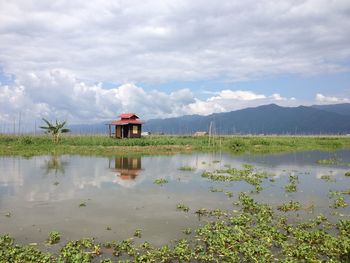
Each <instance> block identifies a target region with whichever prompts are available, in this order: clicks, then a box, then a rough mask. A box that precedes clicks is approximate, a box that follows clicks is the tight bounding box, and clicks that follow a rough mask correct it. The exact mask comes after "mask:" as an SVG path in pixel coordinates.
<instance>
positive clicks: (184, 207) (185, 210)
mask: <svg viewBox="0 0 350 263" xmlns="http://www.w3.org/2000/svg"><path fill="white" fill-rule="evenodd" d="M176 209H178V210H182V211H184V212H188V211H189V210H190V208H189V207H188V206H187V205H185V204H177V205H176Z"/></svg>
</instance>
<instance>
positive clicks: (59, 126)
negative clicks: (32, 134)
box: [40, 118, 70, 143]
mask: <svg viewBox="0 0 350 263" xmlns="http://www.w3.org/2000/svg"><path fill="white" fill-rule="evenodd" d="M43 121H44V122H45V123H46V124H47V126H41V127H40V128H41V129H44V130H46V132H45V133H51V134H52V140H53V141H54V142H55V143H57V142H58V141H59V137H60V134H61V133H66V132H69V131H70V130H69V129H66V128H63V127H64V125H66V121H63V122H61V123H59V122H58V121H57V120H56V125H55V124H53V123H51V122H49V121H48V120H46V119H44V118H43Z"/></svg>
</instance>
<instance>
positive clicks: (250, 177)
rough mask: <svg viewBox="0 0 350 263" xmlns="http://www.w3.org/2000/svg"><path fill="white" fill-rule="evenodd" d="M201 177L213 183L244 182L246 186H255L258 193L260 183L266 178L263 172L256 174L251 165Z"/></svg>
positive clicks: (205, 173) (204, 174) (206, 173)
mask: <svg viewBox="0 0 350 263" xmlns="http://www.w3.org/2000/svg"><path fill="white" fill-rule="evenodd" d="M202 177H204V178H208V179H210V180H213V181H222V182H230V181H244V182H247V183H248V184H251V185H253V186H255V189H256V191H257V192H259V191H260V190H261V189H262V187H261V183H262V181H263V179H265V178H267V177H268V175H267V173H265V172H257V171H255V170H254V169H253V166H252V165H249V164H245V165H243V169H241V170H240V169H236V168H227V169H222V170H216V171H214V172H207V171H206V172H203V173H202Z"/></svg>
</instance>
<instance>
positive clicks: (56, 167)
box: [43, 155, 69, 175]
mask: <svg viewBox="0 0 350 263" xmlns="http://www.w3.org/2000/svg"><path fill="white" fill-rule="evenodd" d="M68 164H69V162H68V161H64V160H62V159H61V157H60V156H55V155H54V156H50V157H49V159H48V160H45V161H44V165H43V169H44V174H45V175H49V174H55V175H57V174H64V173H65V167H66V166H67V165H68Z"/></svg>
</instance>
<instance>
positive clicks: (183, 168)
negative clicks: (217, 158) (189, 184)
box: [179, 166, 196, 172]
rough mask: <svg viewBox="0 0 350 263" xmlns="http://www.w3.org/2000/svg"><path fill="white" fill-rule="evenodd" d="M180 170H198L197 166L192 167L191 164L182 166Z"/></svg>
mask: <svg viewBox="0 0 350 263" xmlns="http://www.w3.org/2000/svg"><path fill="white" fill-rule="evenodd" d="M179 170H180V171H187V172H191V171H194V170H196V168H194V167H191V166H181V167H180V168H179Z"/></svg>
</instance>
